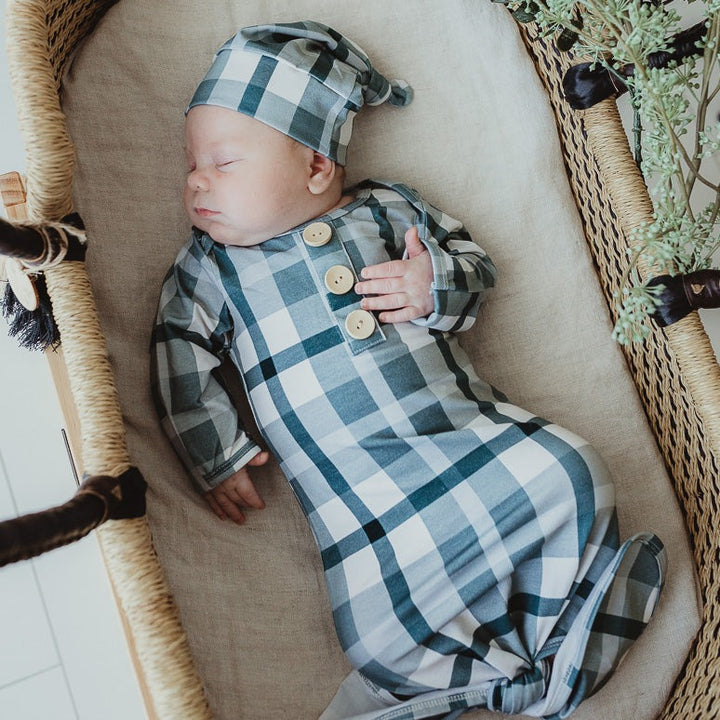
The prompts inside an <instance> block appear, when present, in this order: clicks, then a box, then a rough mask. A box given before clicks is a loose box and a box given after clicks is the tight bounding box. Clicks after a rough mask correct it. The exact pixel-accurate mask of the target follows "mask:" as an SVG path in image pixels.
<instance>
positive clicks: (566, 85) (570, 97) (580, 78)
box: [563, 22, 707, 110]
mask: <svg viewBox="0 0 720 720" xmlns="http://www.w3.org/2000/svg"><path fill="white" fill-rule="evenodd" d="M706 33H707V28H706V27H705V23H704V22H700V23H697V24H695V25H693V26H692V27H689V28H687V29H686V30H681V31H680V32H679V33H678V34H677V35H675V36H674V37H672V38H671V39H670V42H669V43H668V49H667V50H658V51H657V52H654V53H650V54H649V55H648V59H647V62H648V67H651V68H665V67H667V66H668V65H669V64H670V63H672V62H677V63H680V62H682V61H683V60H685V59H686V58H689V57H696V56H698V55H702V49H701V48H699V47H698V42H699V41H700V40H702V39H703V38H704V37H705V35H706ZM634 74H635V66H634V65H625V66H624V67H621V68H617V69H616V70H614V71H611V70H609V69H607V68H605V67H604V66H602V65H600V64H598V63H589V62H586V63H580V64H579V65H575V66H574V67H571V68H569V69H568V70H567V72H566V73H565V76H564V77H563V90H564V92H565V97H566V99H567V101H568V102H569V103H570V107H572V108H573V110H586V109H587V108H589V107H592V106H593V105H596V104H597V103H599V102H600V101H602V100H605V98H609V97H610V96H611V95H622V94H623V93H624V92H625V91H626V90H627V86H626V84H625V82H624V81H623V80H624V78H628V77H632V76H633V75H634Z"/></svg>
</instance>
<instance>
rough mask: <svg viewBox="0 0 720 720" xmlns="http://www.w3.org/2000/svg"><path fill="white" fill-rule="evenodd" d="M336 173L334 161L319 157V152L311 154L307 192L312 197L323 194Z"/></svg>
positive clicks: (336, 167)
mask: <svg viewBox="0 0 720 720" xmlns="http://www.w3.org/2000/svg"><path fill="white" fill-rule="evenodd" d="M337 172H338V166H337V164H336V163H335V161H334V160H331V159H330V158H329V157H325V155H321V154H320V153H319V152H313V157H312V162H311V165H310V178H309V180H308V190H310V192H311V193H312V194H313V195H320V194H322V193H324V192H325V191H326V190H327V189H328V188H329V187H330V186H331V185H332V182H333V180H334V179H335V177H336V175H337Z"/></svg>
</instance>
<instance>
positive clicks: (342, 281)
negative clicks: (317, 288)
mask: <svg viewBox="0 0 720 720" xmlns="http://www.w3.org/2000/svg"><path fill="white" fill-rule="evenodd" d="M354 285H355V275H353V271H352V270H351V269H350V268H348V267H345V266H344V265H333V266H332V267H331V268H330V269H329V270H328V271H327V272H326V273H325V287H326V288H327V289H328V290H329V291H330V292H331V293H333V294H334V295H345V293H347V292H350V290H352V289H353V286H354Z"/></svg>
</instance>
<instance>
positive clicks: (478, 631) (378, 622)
mask: <svg viewBox="0 0 720 720" xmlns="http://www.w3.org/2000/svg"><path fill="white" fill-rule="evenodd" d="M387 332H389V333H393V332H397V330H395V329H394V328H389V329H388V330H387ZM445 342H448V340H447V339H444V338H442V337H441V336H440V335H438V336H437V337H436V338H435V343H433V344H434V345H435V346H436V347H437V346H438V345H440V346H442V344H443V343H445ZM461 353H462V351H461V350H460V349H459V347H456V348H455V349H454V353H453V357H454V358H455V359H457V358H458V356H459V355H460V354H461ZM353 362H355V363H358V364H360V365H362V364H365V363H367V364H368V365H372V364H374V362H375V360H373V359H372V356H371V355H370V354H360V355H358V356H357V357H355V358H354V359H353ZM331 371H332V368H330V372H331ZM368 373H370V374H371V373H372V368H371V367H367V368H364V369H362V368H361V374H363V375H366V376H367V374H368ZM403 382H404V383H406V384H407V383H410V384H412V379H411V378H405V380H404V381H403ZM406 389H407V390H408V391H409V390H410V388H406ZM434 389H435V392H438V388H437V386H435V388H434ZM347 390H348V392H350V387H348V388H347ZM355 392H356V394H355V395H354V396H353V395H349V396H348V397H347V398H346V399H345V400H343V399H342V396H341V394H333V397H335V398H336V403H335V406H334V408H333V410H334V411H335V412H338V413H339V414H340V415H341V416H344V419H345V422H346V426H345V427H343V428H342V429H338V428H331V424H330V423H328V425H327V427H328V429H329V431H328V433H327V434H326V435H323V434H322V432H318V430H315V431H314V432H313V433H312V434H311V433H310V432H308V431H307V427H306V425H305V424H304V423H303V422H301V421H300V419H299V417H298V415H296V414H295V413H294V412H292V411H290V408H289V406H288V407H286V408H284V410H283V424H284V425H285V426H286V427H287V430H288V431H289V432H290V433H291V434H292V436H293V440H294V442H296V443H297V444H298V445H299V446H300V447H302V452H298V453H295V454H291V456H290V457H288V456H285V457H286V458H287V459H286V461H285V462H284V463H283V467H284V470H285V472H286V473H287V475H288V477H289V478H290V482H291V485H292V487H293V489H294V491H295V493H296V495H297V496H298V498H299V500H300V502H301V504H302V506H303V508H304V510H305V512H306V514H307V517H308V519H309V521H310V524H311V527H312V529H313V532H314V535H315V538H316V541H317V543H318V546H319V549H320V553H321V557H322V561H323V565H324V570H325V577H326V580H327V587H328V591H329V595H330V601H331V605H332V609H333V614H334V621H335V625H336V629H337V633H338V637H339V639H340V642H341V645H342V648H343V649H344V651H345V653H346V654H347V657H348V658H349V660H350V662H351V664H352V665H353V667H355V668H356V669H357V671H358V673H359V675H358V677H359V678H360V679H361V681H362V682H361V684H362V686H363V687H364V688H366V689H367V691H368V693H369V698H370V705H369V706H367V707H369V708H376V710H375V711H374V712H371V713H370V714H368V715H365V714H362V713H360V714H357V715H352V714H347V712H348V711H347V708H342V711H343V713H345V714H333V713H336V712H337V710H334V711H332V713H331V714H330V715H327V717H328V718H333V717H356V716H357V717H368V718H370V717H386V714H385V713H386V712H387V713H390V714H388V715H387V717H388V718H390V717H392V718H405V717H407V718H420V717H436V716H441V715H443V714H445V715H447V713H450V712H451V711H453V710H457V709H458V708H467V707H476V706H485V707H489V708H491V709H496V710H499V711H502V712H511V713H525V714H534V715H536V716H541V715H542V716H553V715H555V716H557V717H565V716H566V715H567V714H568V713H569V712H570V711H571V710H572V709H574V708H575V707H576V706H577V704H578V703H579V702H580V701H581V700H582V699H583V698H584V697H586V696H588V695H589V694H591V693H592V692H594V691H595V690H597V689H598V688H599V687H600V686H601V685H602V684H603V683H604V682H605V680H606V679H607V677H608V676H609V674H610V673H611V672H612V670H614V668H615V667H616V666H617V665H618V663H619V662H620V660H621V659H622V656H623V655H624V654H625V652H626V651H627V649H628V648H629V646H630V644H631V643H632V641H633V640H634V639H635V638H637V637H638V635H639V634H640V632H641V631H642V629H643V628H644V626H645V624H646V623H647V622H648V620H649V618H650V615H651V614H652V611H653V610H654V607H655V605H656V602H657V599H658V596H659V592H660V588H661V585H662V575H663V568H664V563H665V557H664V551H663V549H662V544H661V543H660V541H659V540H657V538H655V537H654V536H652V535H649V534H648V535H640V536H636V537H635V538H633V539H631V540H630V541H628V542H627V543H625V544H624V545H623V546H620V544H619V536H618V527H617V519H616V513H615V506H614V489H613V484H612V481H611V479H610V477H609V475H608V472H607V469H606V467H605V465H604V463H603V462H602V460H601V459H600V458H599V457H598V455H597V453H596V452H595V451H594V450H593V448H592V447H591V446H589V445H588V444H587V443H586V442H584V441H583V440H582V439H580V438H578V437H577V436H575V435H573V434H572V433H570V432H568V431H567V430H565V429H563V428H561V427H558V426H557V425H553V424H552V423H549V422H547V421H545V420H543V419H541V418H538V417H535V416H533V415H532V414H531V413H528V412H526V411H524V410H522V409H520V408H518V407H515V406H513V405H511V404H509V403H508V402H507V401H506V399H505V398H504V397H502V396H501V395H500V394H499V393H497V392H496V391H495V390H493V389H492V388H491V387H490V386H488V385H487V384H485V383H483V382H482V381H480V380H479V379H478V378H477V376H475V375H474V373H473V372H472V369H471V367H470V366H469V363H463V364H457V365H454V372H453V373H452V374H451V377H450V379H449V380H448V381H447V383H446V385H445V390H444V391H443V393H444V397H442V405H443V410H442V412H441V411H440V409H439V407H438V403H437V402H435V403H423V410H422V412H419V413H418V414H417V415H416V416H414V417H409V419H408V417H407V416H404V415H403V414H402V413H400V412H397V413H396V416H397V419H396V422H394V421H393V419H392V417H391V418H390V420H389V421H388V415H390V416H392V415H393V413H394V412H395V411H394V410H393V408H392V407H391V405H392V403H390V404H387V403H386V404H385V406H384V411H383V412H378V413H377V415H378V416H379V417H378V418H376V420H375V421H374V422H376V423H377V428H378V429H377V431H376V432H375V431H373V430H372V422H370V421H369V420H368V413H367V408H366V407H364V408H363V409H362V411H359V410H358V409H357V407H355V406H356V404H357V403H360V404H361V405H362V404H363V403H369V402H370V400H369V398H365V397H364V396H363V394H362V393H359V392H358V390H357V388H355ZM395 392H397V386H396V387H395ZM412 392H413V394H420V395H422V394H424V393H427V392H428V390H427V388H424V387H422V386H421V385H418V386H417V387H415V388H414V389H413V390H412ZM251 394H252V391H251ZM398 402H400V401H398ZM361 415H362V426H363V428H364V434H363V435H362V437H360V438H358V437H354V435H355V429H354V425H355V423H354V421H353V417H360V416H361ZM449 418H452V422H453V423H454V424H455V425H456V426H457V427H452V426H450V420H449ZM318 420H319V421H320V422H321V423H322V419H321V418H318ZM435 429H436V430H437V431H434V430H435ZM270 437H271V438H272V433H270ZM278 439H280V438H279V437H278ZM271 444H272V440H271ZM280 456H281V457H283V455H282V453H280ZM551 658H552V660H551ZM357 679H358V678H355V680H357ZM345 702H346V701H343V700H342V697H340V698H339V699H338V703H340V704H341V705H342V704H343V703H345ZM375 703H379V705H377V704H375ZM336 704H337V703H336ZM377 708H386V710H382V709H377ZM447 716H448V717H451V715H447Z"/></svg>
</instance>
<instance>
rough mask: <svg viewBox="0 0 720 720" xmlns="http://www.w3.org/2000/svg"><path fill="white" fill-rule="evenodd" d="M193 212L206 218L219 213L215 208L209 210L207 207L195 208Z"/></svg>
mask: <svg viewBox="0 0 720 720" xmlns="http://www.w3.org/2000/svg"><path fill="white" fill-rule="evenodd" d="M195 214H196V215H199V216H200V217H204V218H207V217H212V216H213V215H219V214H220V213H219V212H217V210H209V209H208V208H195Z"/></svg>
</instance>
